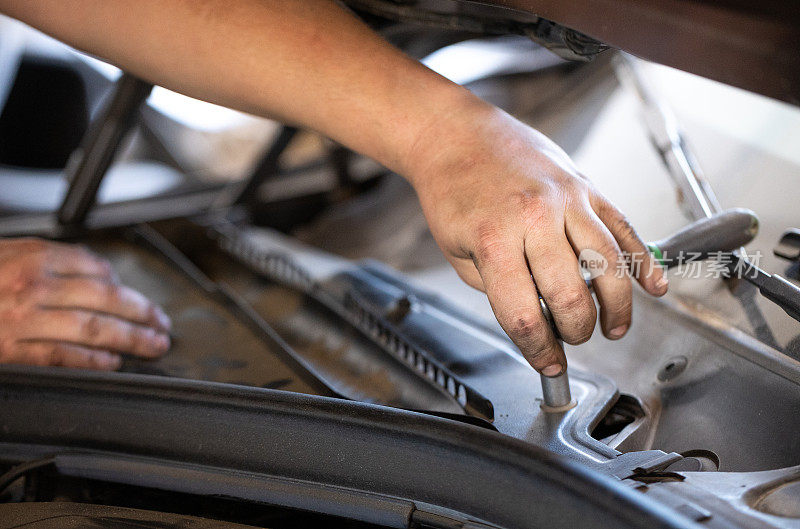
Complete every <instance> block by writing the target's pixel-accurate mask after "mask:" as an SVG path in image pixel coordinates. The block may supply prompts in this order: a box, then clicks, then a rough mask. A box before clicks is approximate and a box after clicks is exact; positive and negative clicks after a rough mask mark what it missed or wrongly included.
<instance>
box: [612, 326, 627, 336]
mask: <svg viewBox="0 0 800 529" xmlns="http://www.w3.org/2000/svg"><path fill="white" fill-rule="evenodd" d="M627 330H628V326H627V325H620V326H619V327H614V328H613V329H611V330H610V331H608V335H609V336H610V337H612V338H622V337H623V336H625V331H627Z"/></svg>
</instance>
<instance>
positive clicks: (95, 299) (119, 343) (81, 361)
mask: <svg viewBox="0 0 800 529" xmlns="http://www.w3.org/2000/svg"><path fill="white" fill-rule="evenodd" d="M169 328H170V321H169V318H167V316H166V315H165V314H164V312H163V311H162V310H161V309H160V308H159V307H157V306H155V305H153V304H152V303H150V302H149V301H148V300H147V299H145V297H144V296H142V295H141V294H139V293H138V292H135V291H133V290H131V289H129V288H127V287H125V286H122V285H120V284H118V283H117V281H116V279H115V277H114V275H113V272H112V270H111V266H110V265H109V264H108V263H107V262H106V261H104V260H102V259H100V258H98V257H96V256H94V255H92V254H91V253H89V252H88V251H86V250H85V249H83V248H81V247H78V246H70V245H66V244H59V243H53V242H46V241H43V240H39V239H5V240H0V363H13V364H33V365H59V366H69V367H81V368H89V369H105V370H110V369H117V368H118V367H119V366H120V363H121V358H120V355H119V353H128V354H133V355H137V356H141V357H146V358H152V357H157V356H160V355H162V354H164V353H165V352H166V351H167V349H169V345H170V342H169V335H168V332H169Z"/></svg>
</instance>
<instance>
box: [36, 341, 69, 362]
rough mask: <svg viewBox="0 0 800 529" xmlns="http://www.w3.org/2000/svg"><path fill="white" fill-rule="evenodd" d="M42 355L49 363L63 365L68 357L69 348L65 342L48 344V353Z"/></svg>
mask: <svg viewBox="0 0 800 529" xmlns="http://www.w3.org/2000/svg"><path fill="white" fill-rule="evenodd" d="M42 357H43V358H46V359H47V365H50V366H63V365H65V361H66V358H67V348H66V346H65V345H63V344H53V345H48V348H47V350H46V354H43V355H42Z"/></svg>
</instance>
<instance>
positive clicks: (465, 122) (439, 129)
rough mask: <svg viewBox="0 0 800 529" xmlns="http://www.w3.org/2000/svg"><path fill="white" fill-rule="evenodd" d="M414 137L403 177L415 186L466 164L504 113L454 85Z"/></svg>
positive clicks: (402, 167)
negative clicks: (487, 131) (484, 131)
mask: <svg viewBox="0 0 800 529" xmlns="http://www.w3.org/2000/svg"><path fill="white" fill-rule="evenodd" d="M433 108H434V109H435V110H434V111H432V112H429V113H428V115H427V116H426V118H425V120H424V121H423V122H422V123H421V126H420V127H419V129H418V131H417V132H416V134H415V137H414V138H413V140H412V141H411V142H410V144H409V145H408V147H407V148H406V149H405V150H404V154H403V156H402V159H401V168H400V170H401V174H403V176H405V177H406V179H407V180H408V181H409V182H410V183H411V184H412V185H413V186H414V187H418V185H421V184H422V183H424V181H426V180H429V179H431V178H433V177H434V176H435V175H438V174H444V173H448V172H449V171H448V168H452V167H453V166H455V165H458V164H461V163H464V162H467V163H468V160H465V158H469V155H470V153H471V152H476V150H481V149H480V148H478V149H476V147H478V146H477V144H478V143H479V142H482V141H483V140H484V139H485V135H484V134H483V133H482V129H484V128H487V127H491V124H492V123H493V122H496V120H497V119H498V115H499V114H504V113H503V112H502V111H501V110H499V109H497V108H496V107H494V106H492V105H490V104H489V103H486V102H485V101H483V100H482V99H480V98H478V97H477V96H475V95H474V94H472V93H471V92H469V91H468V90H467V89H465V88H463V87H461V86H458V85H452V89H451V90H449V91H448V92H447V93H446V94H444V96H443V97H440V98H438V99H437V100H436V101H435V102H434V107H433Z"/></svg>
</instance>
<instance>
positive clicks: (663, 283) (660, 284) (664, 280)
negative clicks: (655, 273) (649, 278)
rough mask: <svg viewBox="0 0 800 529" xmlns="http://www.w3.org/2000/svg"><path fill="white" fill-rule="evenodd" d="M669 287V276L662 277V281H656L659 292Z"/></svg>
mask: <svg viewBox="0 0 800 529" xmlns="http://www.w3.org/2000/svg"><path fill="white" fill-rule="evenodd" d="M667 285H669V279H667V276H661V279H659V280H658V281H656V288H657V289H658V290H662V289H663V288H664V287H666V286H667Z"/></svg>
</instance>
